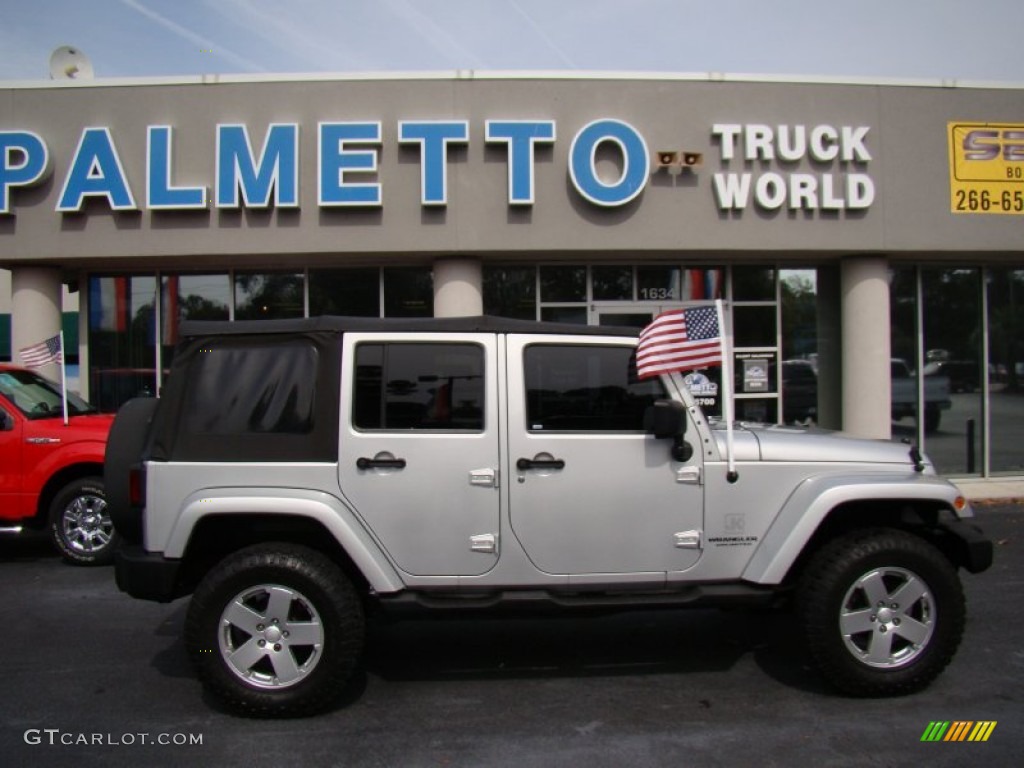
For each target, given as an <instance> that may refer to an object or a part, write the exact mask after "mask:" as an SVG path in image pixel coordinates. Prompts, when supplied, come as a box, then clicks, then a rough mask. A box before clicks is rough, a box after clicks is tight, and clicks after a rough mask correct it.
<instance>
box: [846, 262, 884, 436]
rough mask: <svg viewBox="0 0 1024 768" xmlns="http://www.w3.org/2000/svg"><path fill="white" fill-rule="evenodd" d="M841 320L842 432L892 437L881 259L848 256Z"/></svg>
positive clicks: (882, 264) (882, 265)
mask: <svg viewBox="0 0 1024 768" xmlns="http://www.w3.org/2000/svg"><path fill="white" fill-rule="evenodd" d="M840 285H841V291H842V322H843V331H842V337H843V353H842V357H843V430H844V431H845V432H847V433H849V434H851V435H856V436H858V437H870V438H879V439H883V440H888V439H889V438H890V437H892V412H891V407H892V406H891V403H890V399H891V397H892V385H891V381H890V358H891V352H890V341H889V264H888V260H887V259H886V258H885V257H884V256H856V257H850V258H846V259H844V260H843V261H842V264H841V266H840Z"/></svg>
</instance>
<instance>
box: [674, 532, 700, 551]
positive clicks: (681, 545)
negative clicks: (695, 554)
mask: <svg viewBox="0 0 1024 768" xmlns="http://www.w3.org/2000/svg"><path fill="white" fill-rule="evenodd" d="M674 538H675V545H676V549H700V548H701V532H700V531H679V532H678V533H676V534H675V536H674Z"/></svg>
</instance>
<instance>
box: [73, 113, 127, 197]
mask: <svg viewBox="0 0 1024 768" xmlns="http://www.w3.org/2000/svg"><path fill="white" fill-rule="evenodd" d="M86 197H105V198H107V202H108V203H109V204H110V207H111V208H113V209H114V210H115V211H123V210H135V208H136V205H135V198H134V197H133V196H132V191H131V188H130V187H129V186H128V179H127V177H126V176H125V173H124V168H123V167H122V166H121V158H120V157H118V154H117V149H115V147H114V140H113V139H112V138H111V137H110V129H108V128H86V129H85V130H83V131H82V137H81V139H79V141H78V149H76V150H75V156H74V158H73V159H72V161H71V170H69V171H68V176H67V178H66V179H65V180H64V189H63V190H62V191H61V193H60V202H58V203H57V210H58V211H80V210H82V203H83V201H84V199H85V198H86Z"/></svg>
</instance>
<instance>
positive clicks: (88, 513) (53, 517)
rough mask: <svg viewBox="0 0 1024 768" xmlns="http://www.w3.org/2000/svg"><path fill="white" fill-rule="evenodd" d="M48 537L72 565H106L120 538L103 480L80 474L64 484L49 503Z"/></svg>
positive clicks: (112, 558)
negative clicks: (78, 477) (112, 518)
mask: <svg viewBox="0 0 1024 768" xmlns="http://www.w3.org/2000/svg"><path fill="white" fill-rule="evenodd" d="M49 521H50V536H51V538H52V539H53V543H54V544H55V545H56V546H57V550H58V551H59V552H60V554H61V556H62V557H63V558H64V559H65V560H66V561H67V562H69V563H73V564H75V565H109V564H110V563H111V562H113V560H114V550H116V549H117V546H118V544H119V543H120V537H119V536H118V534H117V531H116V530H114V523H113V522H112V521H111V519H110V510H109V507H108V506H107V496H106V493H105V491H104V486H103V480H102V478H99V477H84V478H80V479H78V480H72V481H71V482H70V483H68V484H67V485H65V486H64V487H63V488H61V489H60V491H59V492H58V493H57V495H56V496H54V497H53V501H52V502H51V503H50V515H49Z"/></svg>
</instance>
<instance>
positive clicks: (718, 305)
mask: <svg viewBox="0 0 1024 768" xmlns="http://www.w3.org/2000/svg"><path fill="white" fill-rule="evenodd" d="M715 311H716V312H717V313H718V330H719V333H720V336H719V338H720V339H721V341H720V344H721V351H722V415H723V416H724V418H725V457H726V462H727V463H728V467H729V469H728V472H727V474H726V476H725V479H726V480H728V481H729V482H730V483H735V482H736V481H737V480H738V479H739V474H738V473H737V472H736V455H735V451H734V450H733V431H732V422H733V418H734V417H733V408H732V328H731V327H730V328H729V330H728V332H726V326H725V309H724V307H723V304H722V300H721V299H715Z"/></svg>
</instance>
